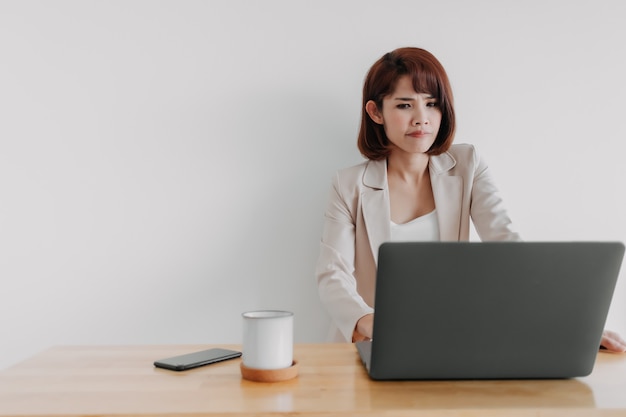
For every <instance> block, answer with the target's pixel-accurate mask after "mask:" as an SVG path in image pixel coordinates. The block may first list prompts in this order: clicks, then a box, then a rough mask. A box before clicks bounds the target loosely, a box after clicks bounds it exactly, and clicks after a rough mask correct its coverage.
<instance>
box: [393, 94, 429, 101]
mask: <svg viewBox="0 0 626 417" xmlns="http://www.w3.org/2000/svg"><path fill="white" fill-rule="evenodd" d="M424 98H425V99H426V100H430V99H433V98H435V97H434V96H433V95H432V94H427V93H425V97H424ZM394 100H401V101H415V98H413V97H394Z"/></svg>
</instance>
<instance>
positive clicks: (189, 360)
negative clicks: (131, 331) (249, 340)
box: [154, 348, 241, 371]
mask: <svg viewBox="0 0 626 417" xmlns="http://www.w3.org/2000/svg"><path fill="white" fill-rule="evenodd" d="M240 356H241V352H237V351H236V350H230V349H221V348H213V349H207V350H203V351H200V352H194V353H187V354H186V355H180V356H173V357H171V358H166V359H160V360H158V361H155V362H154V366H156V367H157V368H164V369H170V370H172V371H185V370H187V369H192V368H197V367H198V366H203V365H209V364H211V363H215V362H221V361H225V360H228V359H234V358H238V357H240Z"/></svg>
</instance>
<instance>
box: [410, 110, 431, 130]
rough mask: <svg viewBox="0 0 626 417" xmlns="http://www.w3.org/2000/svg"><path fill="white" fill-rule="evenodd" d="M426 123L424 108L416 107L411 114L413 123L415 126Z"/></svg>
mask: <svg viewBox="0 0 626 417" xmlns="http://www.w3.org/2000/svg"><path fill="white" fill-rule="evenodd" d="M427 124H428V117H427V115H426V111H425V110H424V109H419V108H418V109H417V110H415V114H414V115H413V125H415V126H419V125H427Z"/></svg>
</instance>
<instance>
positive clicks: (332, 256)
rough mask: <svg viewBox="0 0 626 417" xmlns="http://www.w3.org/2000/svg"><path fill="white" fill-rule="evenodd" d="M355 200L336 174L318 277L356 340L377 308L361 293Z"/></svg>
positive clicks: (328, 302) (323, 295)
mask: <svg viewBox="0 0 626 417" xmlns="http://www.w3.org/2000/svg"><path fill="white" fill-rule="evenodd" d="M354 205H355V204H354V202H352V201H350V200H347V199H345V198H344V197H343V196H342V195H341V192H340V186H339V177H338V176H335V178H334V180H333V184H332V188H331V192H330V197H329V200H328V206H327V209H326V213H325V217H324V229H323V233H322V240H321V243H320V256H319V258H318V262H317V267H316V277H317V284H318V292H319V296H320V300H321V302H322V304H323V305H324V307H325V308H326V310H327V311H328V313H329V314H330V316H331V318H332V320H333V322H334V323H335V325H336V326H337V327H338V329H339V331H340V332H341V333H342V335H343V336H344V337H345V339H346V341H350V340H353V332H354V331H355V328H356V324H357V321H358V320H359V319H360V318H361V317H363V316H365V315H367V314H370V313H373V311H374V310H373V309H372V308H371V307H370V306H369V305H367V303H366V302H365V301H364V300H363V297H361V295H360V294H359V293H358V290H357V284H356V279H355V277H354V258H355V216H354V214H353V211H354V210H356V208H355V207H353V206H354Z"/></svg>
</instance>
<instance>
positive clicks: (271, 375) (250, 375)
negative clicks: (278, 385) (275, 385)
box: [240, 361, 298, 382]
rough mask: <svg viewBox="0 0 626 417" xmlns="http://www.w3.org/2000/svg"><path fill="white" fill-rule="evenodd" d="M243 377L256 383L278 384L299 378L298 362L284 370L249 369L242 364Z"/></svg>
mask: <svg viewBox="0 0 626 417" xmlns="http://www.w3.org/2000/svg"><path fill="white" fill-rule="evenodd" d="M240 368H241V376H242V377H243V379H247V380H248V381H256V382H278V381H287V380H289V379H293V378H295V377H296V376H298V362H297V361H293V364H292V365H291V366H290V367H289V368H282V369H254V368H248V367H247V366H245V365H244V364H243V361H242V362H241V364H240Z"/></svg>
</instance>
